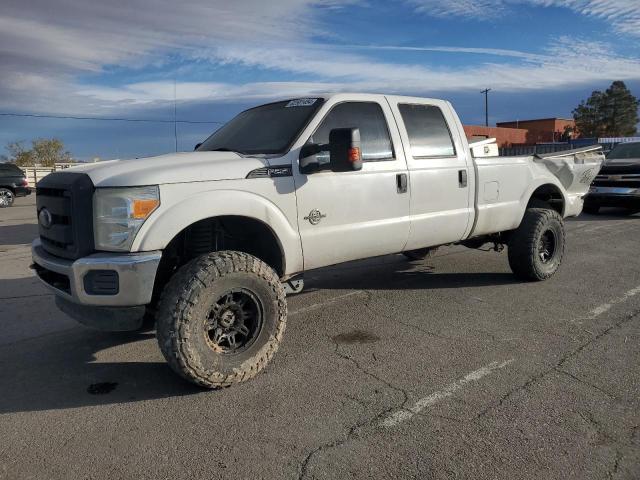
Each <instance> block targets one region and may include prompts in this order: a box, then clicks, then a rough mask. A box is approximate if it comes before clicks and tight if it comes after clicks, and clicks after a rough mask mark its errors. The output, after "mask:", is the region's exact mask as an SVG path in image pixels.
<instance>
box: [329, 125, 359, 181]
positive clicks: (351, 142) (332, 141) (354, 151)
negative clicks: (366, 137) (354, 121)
mask: <svg viewBox="0 0 640 480" xmlns="http://www.w3.org/2000/svg"><path fill="white" fill-rule="evenodd" d="M329 165H330V168H331V171H333V172H351V171H354V170H362V152H361V150H360V129H358V128H334V129H333V130H331V131H330V132H329Z"/></svg>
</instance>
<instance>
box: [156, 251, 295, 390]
mask: <svg viewBox="0 0 640 480" xmlns="http://www.w3.org/2000/svg"><path fill="white" fill-rule="evenodd" d="M230 289H232V290H233V289H236V290H237V289H246V290H248V291H250V292H251V293H252V294H253V295H254V296H255V298H257V299H258V301H259V303H261V307H262V323H261V328H260V329H259V333H257V334H256V337H255V340H254V341H253V343H251V344H250V345H249V346H248V347H247V348H246V350H243V351H240V352H237V353H233V354H229V353H221V352H219V351H215V350H214V348H212V347H211V346H210V344H209V340H208V339H207V335H208V333H207V327H206V326H205V323H206V321H207V320H206V319H207V318H208V316H209V315H210V313H209V312H210V311H211V310H210V309H211V307H212V305H213V304H214V303H215V302H216V299H217V298H219V297H220V296H221V295H223V296H224V295H225V292H227V291H229V290H230ZM286 320H287V303H286V298H285V292H284V289H283V287H282V284H281V283H280V279H279V278H278V275H277V274H276V272H275V271H274V270H273V269H272V268H271V267H269V266H268V265H267V264H266V263H264V262H262V261H261V260H259V259H257V258H256V257H253V256H252V255H249V254H246V253H242V252H234V251H221V252H213V253H208V254H205V255H202V256H200V257H197V258H195V259H194V260H192V261H191V262H189V263H187V264H186V265H184V266H183V267H181V268H180V269H179V270H178V272H176V274H175V275H174V276H173V277H172V278H171V280H170V281H169V283H168V284H167V285H166V287H165V289H164V291H163V293H162V295H161V298H160V302H159V304H158V309H157V322H156V335H157V339H158V344H159V346H160V350H161V351H162V353H163V355H164V357H165V359H166V360H167V362H168V363H169V365H170V366H171V368H172V369H173V370H174V371H175V372H176V373H178V374H179V375H181V376H182V377H184V378H185V379H187V380H189V381H191V382H193V383H196V384H197V385H201V386H203V387H208V388H216V387H226V386H230V385H232V384H234V383H240V382H244V381H245V380H249V379H250V378H253V377H254V376H256V375H257V374H258V372H260V371H261V370H262V369H264V367H265V366H266V365H267V363H268V362H269V360H270V359H271V357H273V355H274V354H275V353H276V351H277V350H278V346H279V344H280V341H281V340H282V336H283V334H284V330H285V325H286ZM257 330H258V329H257Z"/></svg>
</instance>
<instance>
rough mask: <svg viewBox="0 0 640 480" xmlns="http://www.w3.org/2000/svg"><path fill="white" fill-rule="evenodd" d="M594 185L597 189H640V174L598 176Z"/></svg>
mask: <svg viewBox="0 0 640 480" xmlns="http://www.w3.org/2000/svg"><path fill="white" fill-rule="evenodd" d="M592 185H593V186H595V187H621V188H640V174H620V175H618V174H606V175H598V176H596V178H595V180H594V181H593V184H592Z"/></svg>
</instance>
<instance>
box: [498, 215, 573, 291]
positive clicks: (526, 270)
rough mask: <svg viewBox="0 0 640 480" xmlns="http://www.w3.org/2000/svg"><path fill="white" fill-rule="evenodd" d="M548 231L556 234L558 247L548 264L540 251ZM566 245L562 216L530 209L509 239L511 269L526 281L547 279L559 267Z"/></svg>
mask: <svg viewBox="0 0 640 480" xmlns="http://www.w3.org/2000/svg"><path fill="white" fill-rule="evenodd" d="M548 232H551V235H553V237H554V242H555V245H554V249H553V254H552V255H551V256H550V258H549V260H548V261H546V262H545V261H543V259H542V258H541V254H540V248H541V246H542V242H543V237H545V236H547V235H549V233H548ZM564 246H565V231H564V222H563V220H562V217H561V216H560V214H559V213H558V212H556V211H555V210H551V209H543V208H529V209H527V211H526V212H525V214H524V218H523V219H522V223H520V226H519V227H518V228H517V229H516V230H514V231H513V233H512V235H511V238H510V239H509V244H508V254H509V255H508V256H509V266H510V267H511V270H512V271H513V273H514V274H515V275H516V276H517V277H519V278H521V279H523V280H533V281H539V280H546V279H547V278H549V277H551V276H552V275H553V274H554V273H555V272H556V271H557V270H558V268H559V267H560V264H561V263H562V257H563V256H564Z"/></svg>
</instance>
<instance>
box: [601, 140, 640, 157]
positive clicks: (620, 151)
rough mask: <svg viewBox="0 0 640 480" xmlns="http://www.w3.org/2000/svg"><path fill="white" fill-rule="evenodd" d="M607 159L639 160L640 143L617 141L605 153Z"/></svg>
mask: <svg viewBox="0 0 640 480" xmlns="http://www.w3.org/2000/svg"><path fill="white" fill-rule="evenodd" d="M608 160H635V161H637V162H640V143H637V142H634V143H619V144H618V145H616V146H615V147H613V150H611V151H610V152H609V154H608V155H607V161H608Z"/></svg>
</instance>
